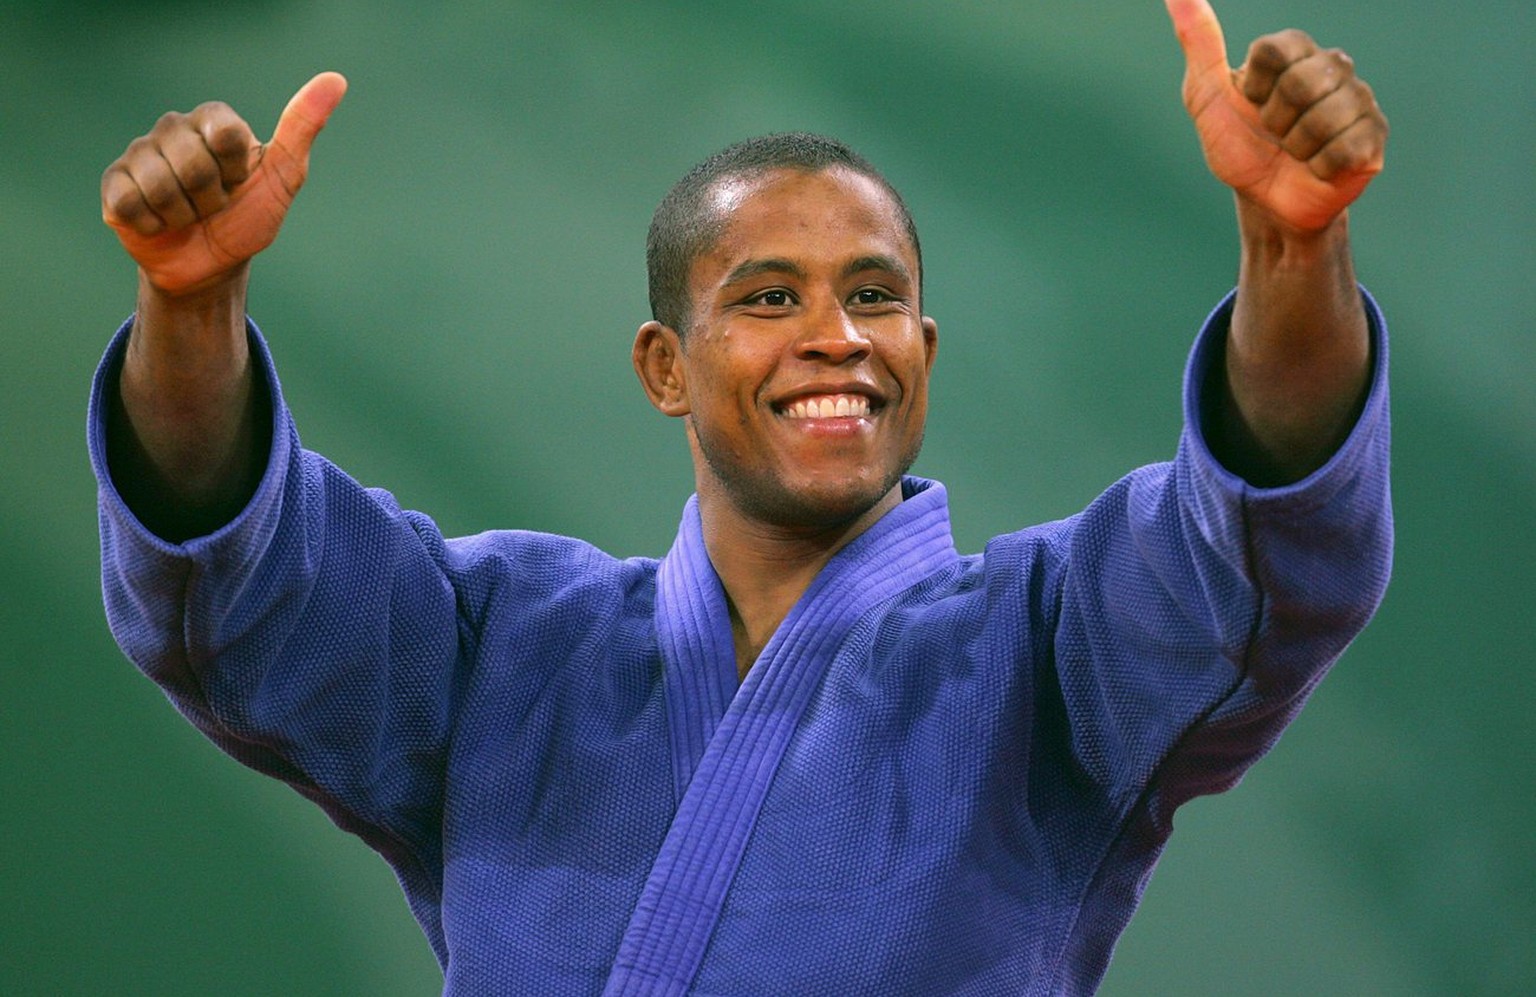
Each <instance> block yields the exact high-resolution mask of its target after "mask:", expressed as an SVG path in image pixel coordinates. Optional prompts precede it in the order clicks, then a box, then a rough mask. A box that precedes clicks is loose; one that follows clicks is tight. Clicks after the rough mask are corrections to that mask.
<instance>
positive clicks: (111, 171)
mask: <svg viewBox="0 0 1536 997" xmlns="http://www.w3.org/2000/svg"><path fill="white" fill-rule="evenodd" d="M101 219H102V221H104V222H106V223H107V224H108V225H111V226H112V227H113V228H122V229H129V230H131V231H133V232H137V233H138V234H140V235H156V234H158V233H160V232H163V231H164V230H165V223H164V222H162V221H161V220H160V216H159V215H156V214H155V213H154V212H153V211H151V210H150V208H149V202H148V201H146V200H145V199H144V192H143V191H141V190H140V189H139V185H138V184H137V183H135V182H134V180H133V177H132V176H131V175H130V174H129V172H128V169H127V167H125V166H124V165H122V162H121V160H119V161H118V162H115V163H113V164H112V165H111V166H109V167H107V171H106V172H105V173H103V174H102V176H101Z"/></svg>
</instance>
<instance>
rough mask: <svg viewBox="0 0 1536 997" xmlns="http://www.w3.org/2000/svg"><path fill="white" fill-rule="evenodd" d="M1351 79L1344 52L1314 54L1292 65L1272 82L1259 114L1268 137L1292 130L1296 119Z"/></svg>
mask: <svg viewBox="0 0 1536 997" xmlns="http://www.w3.org/2000/svg"><path fill="white" fill-rule="evenodd" d="M1354 78H1355V66H1354V62H1353V60H1351V59H1350V58H1349V56H1347V55H1345V54H1344V53H1343V52H1340V51H1339V50H1338V49H1331V50H1329V51H1326V52H1314V53H1313V54H1312V55H1309V56H1306V57H1305V58H1303V59H1300V60H1298V61H1296V62H1293V63H1291V64H1290V66H1288V67H1286V69H1285V71H1284V72H1282V73H1281V74H1280V76H1279V77H1278V78H1277V79H1276V80H1275V83H1274V86H1273V88H1272V89H1271V90H1270V93H1269V99H1268V100H1266V101H1265V102H1264V106H1263V107H1262V108H1261V109H1260V111H1259V120H1260V121H1262V122H1263V123H1264V127H1265V128H1267V129H1269V131H1270V134H1272V135H1276V136H1280V137H1283V136H1285V135H1287V134H1289V133H1290V131H1291V129H1292V128H1293V127H1295V125H1296V121H1297V119H1298V118H1300V117H1301V116H1302V115H1304V114H1306V113H1307V112H1308V111H1309V110H1310V109H1311V108H1312V107H1314V106H1315V105H1317V104H1318V103H1319V102H1321V101H1322V100H1323V99H1324V98H1326V97H1329V96H1330V95H1332V94H1335V93H1337V92H1338V91H1339V90H1340V89H1342V88H1344V87H1345V86H1347V85H1348V84H1349V83H1351V82H1352V81H1353V80H1354ZM1351 120H1353V119H1351Z"/></svg>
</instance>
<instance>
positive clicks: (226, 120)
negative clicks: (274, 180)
mask: <svg viewBox="0 0 1536 997" xmlns="http://www.w3.org/2000/svg"><path fill="white" fill-rule="evenodd" d="M190 118H191V119H192V126H193V127H194V128H195V129H196V130H197V133H198V134H199V135H200V136H201V137H202V140H203V144H204V145H206V146H207V147H208V152H209V154H210V155H212V156H213V158H214V161H215V162H217V163H218V166H219V176H220V178H221V181H222V183H223V185H224V189H225V190H226V191H230V190H234V189H235V188H236V187H238V186H239V185H240V184H242V183H244V182H245V178H246V177H248V176H250V175H251V169H252V167H253V166H254V165H255V161H256V159H257V157H258V155H259V153H260V150H261V143H260V142H258V141H257V140H256V135H255V133H254V132H252V131H251V126H250V125H248V124H246V123H245V119H244V118H242V117H240V115H238V114H236V113H235V111H234V108H232V107H230V106H229V105H228V104H225V103H222V102H220V101H210V102H209V103H206V104H199V105H198V106H197V107H196V108H195V109H193V111H192V113H191V115H190Z"/></svg>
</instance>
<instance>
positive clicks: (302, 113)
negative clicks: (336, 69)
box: [267, 72, 347, 163]
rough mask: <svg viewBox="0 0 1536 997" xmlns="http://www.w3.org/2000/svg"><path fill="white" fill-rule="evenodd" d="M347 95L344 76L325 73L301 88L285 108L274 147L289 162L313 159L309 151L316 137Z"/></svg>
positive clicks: (278, 124) (279, 119)
mask: <svg viewBox="0 0 1536 997" xmlns="http://www.w3.org/2000/svg"><path fill="white" fill-rule="evenodd" d="M346 92H347V78H346V77H345V76H342V75H341V74H340V73H331V72H326V73H321V74H319V75H318V76H316V77H315V78H314V79H312V80H310V81H309V82H308V83H306V84H304V85H303V86H302V87H300V88H299V92H298V93H296V94H294V95H293V98H292V99H291V100H289V101H288V106H287V107H285V108H283V114H282V117H280V118H278V119H277V129H276V130H275V131H274V132H273V133H272V141H271V142H269V143H267V144H268V145H269V146H270V147H273V148H275V149H277V150H280V151H281V152H282V153H283V154H284V155H285V156H286V157H287V158H289V159H291V160H293V161H295V162H298V163H303V162H304V161H305V159H306V158H307V157H308V156H309V147H310V146H311V145H313V144H314V142H315V136H316V135H319V134H320V130H321V129H322V128H324V127H325V123H326V121H327V120H329V119H330V117H331V112H332V111H334V110H336V105H338V104H340V103H341V98H342V97H343V96H344V95H345V94H346Z"/></svg>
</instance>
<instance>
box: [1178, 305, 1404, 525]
mask: <svg viewBox="0 0 1536 997" xmlns="http://www.w3.org/2000/svg"><path fill="white" fill-rule="evenodd" d="M1360 296H1361V300H1362V301H1363V303H1364V305H1365V316H1366V325H1367V328H1368V331H1369V333H1370V337H1371V378H1370V387H1369V391H1368V393H1367V395H1366V400H1365V405H1364V406H1363V407H1362V409H1361V412H1360V416H1359V418H1358V419H1356V421H1355V425H1354V427H1353V428H1352V429H1351V430H1350V433H1349V436H1348V437H1347V438H1346V439H1345V440H1344V442H1343V443H1342V444H1340V446H1339V448H1338V449H1337V450H1336V451H1335V452H1334V453H1333V455H1332V456H1331V457H1329V458H1328V461H1327V462H1326V463H1325V464H1323V466H1322V467H1320V468H1318V469H1317V470H1315V471H1313V472H1312V473H1311V474H1309V475H1307V476H1306V477H1304V478H1302V479H1301V480H1299V481H1295V482H1292V483H1290V484H1287V485H1280V486H1277V487H1273V488H1261V487H1258V486H1255V485H1253V484H1250V483H1249V482H1248V481H1246V480H1245V479H1243V478H1241V477H1239V476H1238V475H1236V474H1234V473H1232V472H1231V471H1229V470H1227V468H1226V467H1224V466H1223V465H1222V464H1221V462H1220V461H1218V460H1217V459H1216V456H1215V454H1213V453H1212V452H1211V448H1210V445H1209V442H1208V441H1207V439H1206V437H1205V427H1204V426H1203V425H1202V422H1201V411H1202V409H1201V401H1202V386H1203V385H1205V384H1206V383H1207V374H1208V373H1209V371H1210V369H1211V365H1212V364H1213V363H1215V362H1216V360H1217V358H1219V357H1221V356H1222V355H1223V351H1224V350H1225V344H1226V336H1227V331H1228V329H1229V328H1230V325H1231V321H1232V308H1233V303H1234V302H1235V301H1236V298H1237V292H1236V291H1233V292H1231V293H1229V294H1228V295H1227V296H1226V297H1225V298H1224V299H1222V301H1221V303H1220V304H1218V305H1217V306H1216V308H1215V310H1213V311H1212V312H1211V314H1210V316H1209V317H1208V318H1207V319H1206V321H1205V325H1204V326H1203V327H1202V328H1201V330H1200V335H1199V337H1198V338H1197V339H1196V341H1195V346H1194V350H1193V351H1192V352H1191V354H1190V358H1189V363H1188V365H1187V366H1186V367H1185V371H1184V440H1183V442H1182V449H1184V450H1185V451H1186V452H1187V454H1188V456H1189V457H1190V458H1192V463H1193V465H1194V470H1195V473H1196V474H1197V475H1199V476H1200V477H1201V478H1203V479H1204V481H1205V483H1206V484H1207V485H1208V486H1209V487H1211V488H1213V489H1214V490H1215V491H1217V492H1221V493H1226V494H1228V495H1230V496H1231V497H1233V498H1234V499H1236V500H1238V501H1240V502H1242V503H1244V504H1245V505H1247V506H1248V507H1250V508H1252V507H1254V506H1255V505H1256V504H1257V505H1270V506H1276V507H1284V508H1287V509H1290V510H1292V511H1296V512H1301V511H1305V510H1307V509H1311V508H1315V507H1316V506H1319V505H1323V504H1325V503H1327V502H1328V501H1329V500H1330V499H1332V498H1333V497H1334V495H1335V493H1336V492H1337V491H1338V489H1339V488H1340V487H1341V486H1342V485H1343V484H1344V483H1345V482H1347V481H1349V480H1351V479H1352V478H1353V477H1354V475H1355V474H1356V472H1357V471H1358V470H1359V469H1360V466H1361V464H1362V463H1364V462H1367V461H1370V460H1371V459H1372V458H1371V456H1370V451H1371V450H1372V442H1373V441H1375V440H1377V439H1378V438H1381V437H1383V436H1384V435H1385V433H1384V430H1385V427H1386V425H1387V323H1386V319H1385V318H1384V317H1383V315H1382V313H1381V308H1380V306H1379V305H1377V303H1376V300H1375V299H1374V298H1373V297H1371V294H1370V292H1368V291H1366V290H1365V289H1364V288H1361V289H1360Z"/></svg>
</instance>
